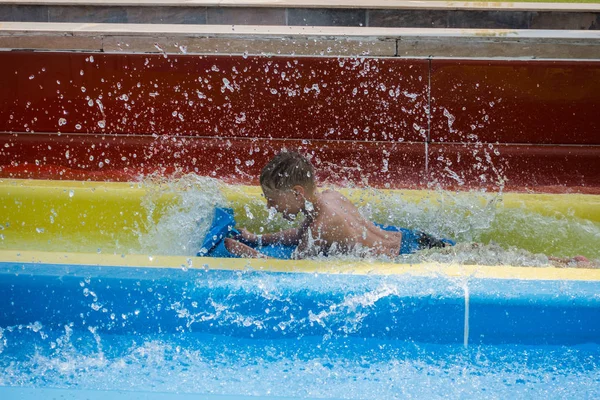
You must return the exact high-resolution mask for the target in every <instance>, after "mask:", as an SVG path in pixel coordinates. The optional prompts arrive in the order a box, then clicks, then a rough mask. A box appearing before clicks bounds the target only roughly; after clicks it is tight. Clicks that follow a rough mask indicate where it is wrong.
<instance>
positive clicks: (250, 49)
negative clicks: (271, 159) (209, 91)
mask: <svg viewBox="0 0 600 400" xmlns="http://www.w3.org/2000/svg"><path fill="white" fill-rule="evenodd" d="M2 50H4V51H10V50H36V51H87V52H103V53H115V52H116V53H163V54H165V55H166V54H213V55H214V54H239V55H241V54H246V55H252V54H254V55H270V56H276V55H291V56H327V57H339V56H350V57H364V56H369V57H408V58H481V59H489V58H520V59H571V60H577V59H579V60H599V59H600V31H579V30H533V29H526V30H497V29H479V30H476V29H439V28H361V29H356V28H349V27H297V26H296V27H292V26H260V25H243V26H227V25H177V24H175V25H173V24H171V25H167V24H164V25H157V24H85V23H48V22H45V23H31V22H0V51H2Z"/></svg>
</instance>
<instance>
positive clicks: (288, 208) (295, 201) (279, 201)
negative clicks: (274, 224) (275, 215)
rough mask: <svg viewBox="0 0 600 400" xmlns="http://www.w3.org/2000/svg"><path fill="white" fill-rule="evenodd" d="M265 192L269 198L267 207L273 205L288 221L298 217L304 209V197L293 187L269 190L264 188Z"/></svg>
mask: <svg viewBox="0 0 600 400" xmlns="http://www.w3.org/2000/svg"><path fill="white" fill-rule="evenodd" d="M263 193H264V195H265V198H266V199H267V208H271V207H273V208H274V209H275V210H277V212H279V213H281V214H282V215H283V218H285V219H287V220H288V221H293V220H294V219H296V215H297V214H298V213H299V212H301V211H302V209H303V206H304V201H303V198H300V196H298V194H297V193H296V192H294V191H293V190H292V189H289V190H269V189H265V188H263Z"/></svg>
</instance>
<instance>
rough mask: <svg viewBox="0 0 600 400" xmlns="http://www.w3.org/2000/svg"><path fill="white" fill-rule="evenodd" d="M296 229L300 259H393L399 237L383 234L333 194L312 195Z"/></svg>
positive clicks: (400, 238) (324, 192) (394, 233)
mask: <svg viewBox="0 0 600 400" xmlns="http://www.w3.org/2000/svg"><path fill="white" fill-rule="evenodd" d="M314 197H315V201H314V203H313V204H312V207H309V208H312V210H309V212H307V214H306V215H307V216H306V220H305V221H304V224H303V225H302V227H301V228H300V232H299V234H300V241H299V245H298V248H297V250H296V252H297V256H298V257H300V258H304V257H310V256H316V255H339V254H352V255H356V256H361V257H364V256H388V257H396V256H397V255H398V254H399V252H400V244H401V241H402V234H401V233H400V232H388V231H384V230H382V229H380V228H378V227H377V226H375V224H373V223H372V222H371V221H369V220H367V219H365V218H364V217H363V216H362V215H361V214H360V212H359V210H358V209H357V208H356V206H354V204H352V203H351V202H350V201H349V200H348V199H347V198H346V197H344V196H343V195H341V194H340V193H338V192H336V191H333V190H325V191H323V192H321V193H315V196H314Z"/></svg>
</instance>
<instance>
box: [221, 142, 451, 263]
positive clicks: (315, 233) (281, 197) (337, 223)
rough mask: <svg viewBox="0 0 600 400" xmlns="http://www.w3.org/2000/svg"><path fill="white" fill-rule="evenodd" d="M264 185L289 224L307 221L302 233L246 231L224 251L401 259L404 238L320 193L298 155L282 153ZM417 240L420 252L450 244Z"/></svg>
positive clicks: (227, 242) (227, 243) (427, 238)
mask: <svg viewBox="0 0 600 400" xmlns="http://www.w3.org/2000/svg"><path fill="white" fill-rule="evenodd" d="M260 185H261V187H262V190H263V193H264V195H265V198H266V199H267V207H269V208H271V207H274V208H275V210H277V211H278V212H280V213H282V214H283V217H284V218H286V219H287V220H294V219H295V217H296V215H297V214H298V213H300V212H301V213H302V214H304V217H305V218H304V221H303V222H302V225H301V226H300V227H299V228H293V229H288V230H285V231H281V232H277V233H270V234H265V235H255V234H253V233H250V232H248V231H246V230H244V229H242V230H241V231H240V232H241V233H240V234H239V235H238V236H237V237H236V238H235V239H232V238H227V239H225V247H226V248H227V250H229V251H230V252H231V253H233V254H236V255H238V256H241V257H264V255H262V254H261V253H259V252H258V251H256V250H254V249H253V248H251V247H249V246H247V245H245V244H243V243H241V242H246V243H249V244H252V245H257V244H258V245H268V244H273V243H280V244H285V245H294V246H297V247H296V250H295V251H294V254H293V258H297V259H301V258H307V257H314V256H327V255H340V254H352V255H356V256H359V257H365V256H374V257H377V256H386V257H390V258H394V257H396V256H398V255H399V254H400V251H401V246H402V240H403V233H402V232H400V231H386V230H383V229H381V228H379V227H377V226H376V225H375V224H373V223H372V222H371V221H368V220H366V219H365V218H364V217H362V216H361V215H360V213H359V211H358V209H357V208H356V207H355V206H354V205H353V204H352V203H351V202H350V201H349V200H348V199H347V198H345V197H344V196H342V195H341V194H340V193H338V192H335V191H333V190H325V191H323V192H318V191H317V188H316V183H315V173H314V168H313V166H312V164H311V163H310V162H309V161H308V160H307V159H306V158H304V157H303V156H302V155H300V154H299V153H295V152H282V153H279V154H278V155H277V156H275V157H274V158H273V159H272V160H271V161H270V162H269V163H268V164H267V165H266V166H265V167H264V168H263V170H262V172H261V174H260ZM236 239H237V240H236ZM238 240H239V241H238ZM415 240H416V241H417V244H416V246H417V247H418V248H431V247H445V246H446V244H447V243H445V242H443V241H441V240H438V239H435V238H433V237H431V236H429V235H426V234H424V233H421V232H418V237H416V238H415ZM240 241H241V242H240Z"/></svg>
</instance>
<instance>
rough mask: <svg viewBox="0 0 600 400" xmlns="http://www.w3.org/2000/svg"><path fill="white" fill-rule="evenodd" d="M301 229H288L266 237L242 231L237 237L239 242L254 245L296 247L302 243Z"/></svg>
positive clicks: (268, 234)
mask: <svg viewBox="0 0 600 400" xmlns="http://www.w3.org/2000/svg"><path fill="white" fill-rule="evenodd" d="M300 231H301V228H292V229H286V230H285V231H280V232H275V233H265V234H264V235H256V234H254V233H250V232H248V231H247V230H245V229H240V234H239V235H238V236H237V237H236V239H238V240H242V241H245V242H247V243H250V244H252V245H263V246H265V245H269V244H277V243H280V244H283V245H286V246H294V245H296V246H297V245H298V244H299V243H300Z"/></svg>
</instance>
